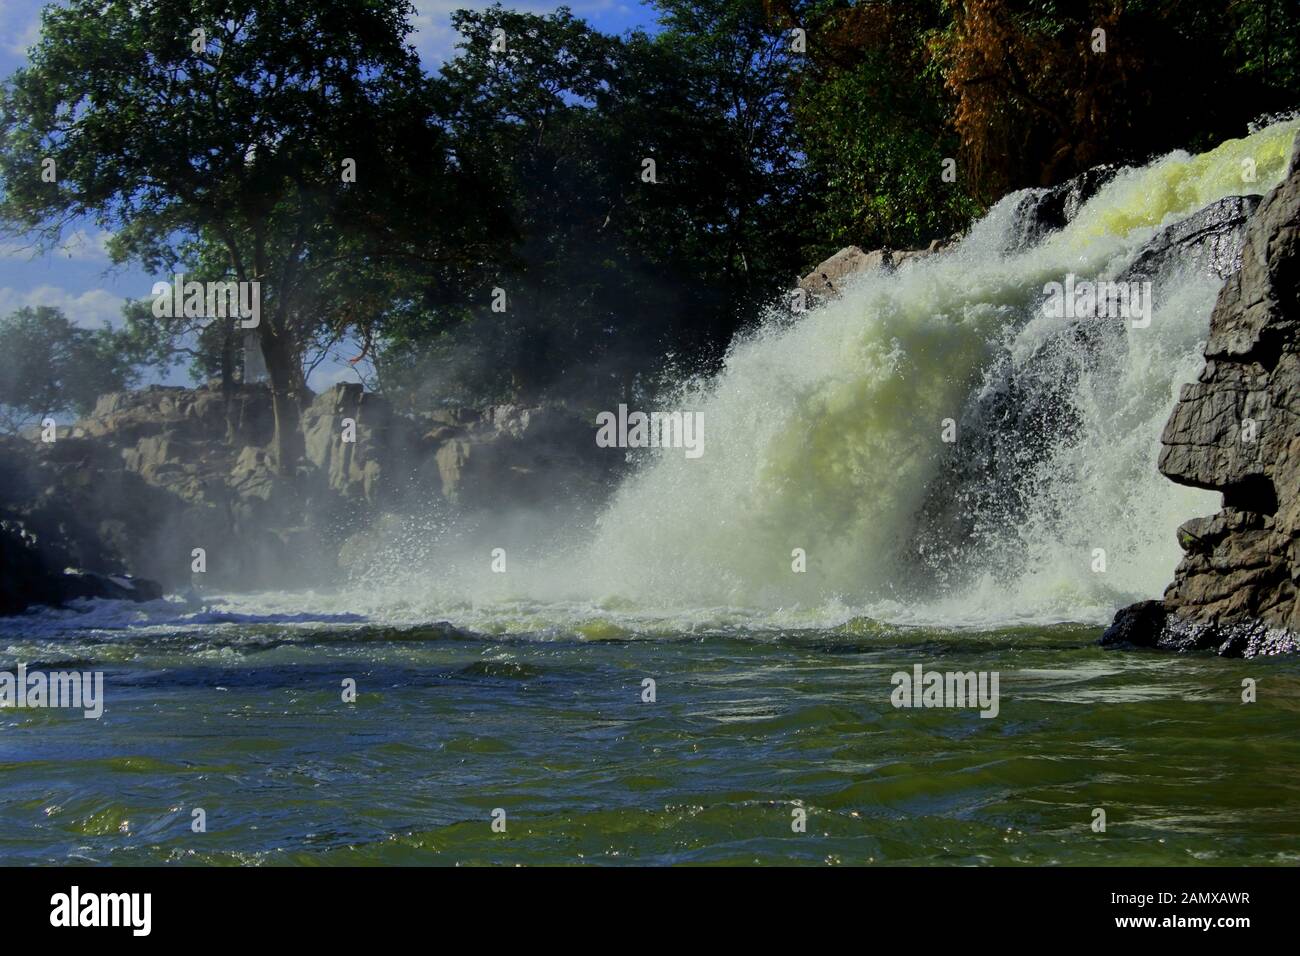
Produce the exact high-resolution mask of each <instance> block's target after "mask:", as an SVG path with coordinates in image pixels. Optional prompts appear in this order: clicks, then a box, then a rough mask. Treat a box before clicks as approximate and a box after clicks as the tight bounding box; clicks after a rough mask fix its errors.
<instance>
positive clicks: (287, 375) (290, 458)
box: [259, 322, 304, 475]
mask: <svg viewBox="0 0 1300 956" xmlns="http://www.w3.org/2000/svg"><path fill="white" fill-rule="evenodd" d="M259 341H260V342H261V345H262V356H263V357H264V358H265V359H266V373H267V376H268V377H269V378H270V380H271V404H272V408H273V410H274V412H275V437H274V438H273V439H272V442H271V450H272V455H273V457H274V458H275V468H276V471H277V472H278V473H279V474H281V475H292V474H293V473H294V471H295V470H296V468H297V466H298V462H299V461H301V460H302V457H303V452H304V443H303V437H302V422H301V415H300V411H301V403H302V398H303V381H302V369H301V368H300V367H299V365H298V360H297V358H296V357H295V355H294V353H293V349H292V348H290V347H289V342H288V341H287V338H286V336H284V335H283V334H280V335H277V334H276V333H275V332H274V331H273V329H272V328H271V325H270V323H265V322H264V323H263V324H262V325H261V326H260V328H259Z"/></svg>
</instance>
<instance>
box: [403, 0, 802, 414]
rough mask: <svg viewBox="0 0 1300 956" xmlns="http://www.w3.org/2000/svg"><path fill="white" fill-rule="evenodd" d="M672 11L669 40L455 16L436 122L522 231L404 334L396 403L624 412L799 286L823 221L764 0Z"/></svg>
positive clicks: (700, 366)
mask: <svg viewBox="0 0 1300 956" xmlns="http://www.w3.org/2000/svg"><path fill="white" fill-rule="evenodd" d="M663 9H664V10H665V21H664V23H665V29H664V30H663V31H662V32H661V33H660V34H659V35H657V36H655V37H650V36H647V35H646V34H644V33H639V32H634V33H631V34H629V35H627V36H624V37H612V36H608V35H605V34H602V33H600V32H599V31H597V30H594V29H593V28H592V27H590V26H589V25H588V24H586V23H584V22H583V21H582V20H580V19H578V18H576V17H574V16H573V15H572V13H571V12H570V11H568V10H567V9H565V8H561V9H559V10H557V11H556V12H555V13H553V14H547V15H544V16H539V15H534V14H527V13H516V12H512V11H508V10H504V9H502V8H500V7H499V6H498V7H493V8H490V9H487V10H483V11H459V12H457V13H456V14H455V15H454V16H453V22H454V24H455V26H456V28H457V29H458V30H459V31H460V34H461V36H462V41H461V43H460V48H459V53H458V55H457V56H456V57H455V58H454V59H453V60H452V61H450V62H449V63H448V64H446V66H445V67H444V68H443V70H442V72H441V76H440V77H439V84H438V86H439V89H440V96H441V98H442V100H441V102H442V104H443V105H442V106H441V107H440V110H441V112H442V115H444V116H445V123H446V128H447V130H448V133H449V135H450V136H451V137H452V141H453V144H454V152H455V154H456V156H457V157H458V159H460V160H462V161H465V162H467V163H469V164H470V165H471V166H472V167H474V168H476V169H479V170H481V171H484V174H485V175H486V176H487V177H488V178H489V180H490V181H491V182H492V183H493V184H494V186H493V188H492V195H493V196H495V197H499V199H500V201H501V203H502V206H503V209H504V210H505V212H506V214H507V216H508V220H509V224H510V225H509V228H508V229H507V230H504V231H502V232H500V233H498V235H499V236H500V237H501V241H500V243H499V244H498V246H497V247H496V249H495V254H494V256H493V257H492V259H491V260H490V262H488V263H485V265H484V267H483V268H482V269H481V270H480V271H478V272H475V273H472V274H471V273H467V274H465V275H463V276H462V281H463V282H464V286H463V288H464V289H465V294H464V295H462V296H461V298H460V299H459V300H458V301H456V302H454V303H453V304H452V305H451V306H450V307H446V308H444V307H439V308H430V309H421V308H413V309H409V310H407V311H406V312H404V313H403V314H401V315H400V316H397V315H395V316H394V317H393V321H391V322H390V323H389V324H388V325H387V327H386V328H387V335H386V336H385V339H384V343H383V344H384V364H385V368H386V373H385V375H386V378H385V381H386V383H387V384H386V387H388V386H398V387H400V388H401V389H402V390H403V391H405V390H407V389H410V388H429V387H438V388H440V389H441V390H442V392H441V393H442V394H443V395H448V394H450V395H452V396H454V397H455V398H456V399H458V400H462V401H463V400H472V398H473V397H474V396H476V395H478V396H491V397H494V398H498V399H505V398H516V399H517V398H525V399H530V398H533V399H535V398H536V397H538V396H540V395H544V394H545V395H551V396H556V395H560V396H567V397H577V396H580V397H582V398H583V399H585V400H593V401H600V402H607V401H609V400H611V399H612V398H624V399H630V398H631V397H632V392H633V390H634V389H638V388H642V389H646V388H652V387H653V385H654V382H655V380H656V379H657V378H660V377H661V376H664V375H665V373H666V372H667V371H668V370H669V369H672V370H676V371H680V372H696V371H708V370H710V369H712V368H716V366H717V363H718V362H719V361H720V360H721V357H722V355H723V354H724V352H725V349H726V347H727V345H728V343H729V342H730V340H731V338H732V336H733V334H734V333H735V331H736V329H737V327H738V325H739V323H740V322H741V321H743V320H744V319H746V318H750V317H755V316H757V315H758V313H759V311H760V309H761V307H762V306H763V305H764V304H766V303H767V302H768V301H770V300H771V298H772V297H773V296H774V295H776V294H777V293H778V292H779V291H781V290H783V289H784V288H787V287H788V286H789V285H790V284H791V283H792V282H793V279H794V277H795V276H796V275H797V273H798V270H799V268H800V267H801V266H802V264H803V259H804V253H803V247H804V245H805V244H806V237H807V235H808V233H809V229H808V228H807V224H808V222H809V221H810V219H809V214H810V211H811V210H810V207H809V206H808V205H807V204H806V202H804V199H805V198H806V197H803V196H801V194H800V185H801V181H802V180H801V175H802V174H801V166H800V157H799V146H798V141H797V138H796V137H795V136H793V135H792V131H791V127H790V117H789V111H788V109H787V108H786V106H785V101H784V99H783V97H782V90H783V76H784V72H785V70H786V68H787V56H786V52H785V46H784V43H783V42H782V38H781V37H779V36H777V35H776V34H774V33H773V32H772V31H771V30H770V29H769V28H768V27H767V26H766V21H765V20H764V18H763V15H762V8H761V5H760V4H758V3H757V2H754V0H727V2H715V0H706V2H704V3H703V4H702V5H700V6H699V8H698V9H695V8H692V7H690V6H689V5H688V4H685V3H682V4H674V5H672V8H671V9H670V7H669V5H665V6H664V8H663ZM494 30H500V31H502V34H501V35H503V36H504V49H497V50H494V49H493V36H494V34H493V31H494ZM647 161H652V162H653V163H654V171H653V174H651V173H650V171H649V169H648V167H647V166H646V162H647ZM494 288H500V289H502V290H504V291H505V293H506V311H505V312H500V313H498V312H493V311H492V309H491V307H490V306H491V302H492V290H493V289H494ZM452 313H454V317H449V316H450V315H451V314H452ZM431 365H432V366H433V367H435V368H436V369H437V370H438V374H430V371H429V370H430V366H431Z"/></svg>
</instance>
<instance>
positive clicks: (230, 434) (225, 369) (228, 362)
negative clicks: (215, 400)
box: [221, 322, 236, 445]
mask: <svg viewBox="0 0 1300 956" xmlns="http://www.w3.org/2000/svg"><path fill="white" fill-rule="evenodd" d="M221 404H222V406H223V407H224V409H225V413H226V443H227V444H230V445H233V444H234V443H235V431H236V422H235V332H234V323H232V322H227V323H226V328H225V330H224V331H223V332H222V334H221Z"/></svg>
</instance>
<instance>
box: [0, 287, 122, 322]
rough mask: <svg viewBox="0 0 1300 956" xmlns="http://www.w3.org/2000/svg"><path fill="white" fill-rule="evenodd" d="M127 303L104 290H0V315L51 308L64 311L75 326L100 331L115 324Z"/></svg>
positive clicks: (1, 288)
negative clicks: (42, 307)
mask: <svg viewBox="0 0 1300 956" xmlns="http://www.w3.org/2000/svg"><path fill="white" fill-rule="evenodd" d="M125 301H126V300H125V299H124V298H122V296H120V295H114V294H113V293H112V292H109V291H107V290H105V289H87V290H86V291H85V292H69V291H68V290H67V289H61V288H59V287H58V286H53V285H39V286H36V288H34V289H28V290H26V291H21V292H20V291H19V290H17V289H14V288H13V287H11V286H3V287H0V316H6V315H9V314H10V313H11V312H13V311H14V310H16V309H21V308H22V307H23V306H30V307H32V308H35V307H37V306H42V305H45V306H49V307H51V308H55V309H61V310H62V311H63V314H64V315H66V316H67V317H68V318H69V319H71V320H72V324H73V325H79V326H81V327H82V328H83V329H99V328H103V327H105V326H109V325H116V324H117V322H118V320H119V318H120V317H121V314H122V304H123V303H124V302H125Z"/></svg>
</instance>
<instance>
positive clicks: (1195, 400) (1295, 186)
mask: <svg viewBox="0 0 1300 956" xmlns="http://www.w3.org/2000/svg"><path fill="white" fill-rule="evenodd" d="M1298 328H1300V150H1297V152H1296V159H1294V160H1293V163H1292V168H1291V170H1290V173H1289V175H1288V178H1287V179H1286V180H1284V181H1283V182H1282V184H1281V185H1279V186H1278V187H1277V188H1276V189H1274V190H1273V191H1272V192H1271V193H1270V194H1269V195H1268V196H1267V197H1266V198H1265V199H1264V201H1263V202H1262V203H1261V204H1260V205H1259V208H1258V210H1257V211H1256V212H1255V215H1254V217H1253V218H1252V219H1251V222H1250V225H1249V227H1248V229H1247V231H1246V237H1245V243H1244V246H1243V248H1242V250H1241V269H1240V270H1239V271H1237V272H1235V273H1233V274H1232V275H1231V276H1230V277H1229V279H1228V281H1227V282H1226V283H1225V284H1224V286H1223V289H1222V291H1221V292H1220V294H1219V298H1218V300H1217V302H1216V303H1215V307H1214V312H1213V314H1212V316H1211V319H1210V334H1209V338H1208V340H1207V342H1206V346H1205V368H1204V370H1203V371H1202V373H1201V375H1200V378H1199V380H1198V381H1197V382H1195V383H1193V384H1190V385H1186V386H1184V387H1183V390H1182V393H1181V396H1180V398H1179V402H1178V404H1177V406H1176V407H1175V408H1174V412H1173V414H1172V415H1171V416H1170V419H1169V421H1168V422H1167V423H1166V425H1165V430H1164V434H1163V435H1162V437H1161V444H1162V449H1161V452H1160V459H1159V467H1160V470H1161V472H1162V473H1163V474H1165V475H1166V476H1168V477H1169V478H1170V479H1171V480H1173V481H1176V482H1178V483H1180V484H1184V485H1191V486H1193V487H1196V488H1206V489H1210V490H1214V491H1219V492H1221V493H1222V494H1223V508H1222V510H1221V511H1219V512H1218V513H1217V514H1215V515H1212V516H1210V517H1203V518H1194V519H1192V520H1191V521H1188V522H1187V523H1186V524H1184V525H1183V526H1182V527H1181V528H1180V529H1179V531H1178V539H1179V544H1180V545H1181V546H1182V548H1183V552H1184V557H1183V560H1182V562H1181V563H1180V564H1179V566H1178V569H1177V571H1176V572H1175V576H1174V582H1173V584H1171V585H1170V586H1169V588H1168V589H1167V590H1166V591H1165V595H1164V600H1163V601H1162V602H1160V603H1159V605H1158V608H1153V607H1151V606H1150V605H1144V606H1142V609H1141V610H1136V609H1135V608H1136V607H1137V606H1135V608H1127V609H1125V610H1124V611H1122V612H1121V613H1120V615H1119V616H1118V617H1117V618H1116V622H1115V624H1113V625H1112V626H1111V628H1110V629H1109V630H1107V632H1106V634H1105V635H1103V638H1102V642H1103V643H1104V644H1107V645H1120V644H1126V645H1138V646H1148V647H1165V648H1171V649H1177V650H1189V649H1214V650H1216V651H1218V652H1219V653H1221V654H1225V655H1243V656H1254V655H1258V654H1270V653H1279V652H1282V651H1294V650H1297V649H1300V636H1298V635H1300V601H1298V596H1300V590H1298V588H1297V585H1298V583H1300V340H1298V339H1297V334H1296V333H1297V329H1298Z"/></svg>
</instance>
